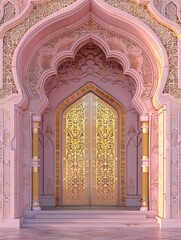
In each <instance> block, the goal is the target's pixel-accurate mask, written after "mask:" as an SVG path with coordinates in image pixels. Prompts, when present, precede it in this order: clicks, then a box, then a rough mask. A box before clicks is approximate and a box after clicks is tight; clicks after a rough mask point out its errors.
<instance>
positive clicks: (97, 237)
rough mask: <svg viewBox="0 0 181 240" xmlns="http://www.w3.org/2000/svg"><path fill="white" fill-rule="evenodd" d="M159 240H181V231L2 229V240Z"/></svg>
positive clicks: (149, 229) (155, 229) (154, 229)
mask: <svg viewBox="0 0 181 240" xmlns="http://www.w3.org/2000/svg"><path fill="white" fill-rule="evenodd" d="M30 239H33V240H118V239H119V240H133V239H134V240H145V239H146V240H151V239H153V240H157V239H168V240H170V239H172V240H180V239H181V229H167V230H166V229H157V228H144V229H141V228H114V229H110V228H72V229H68V228H61V229H58V228H51V229H43V228H42V229H25V228H24V229H0V240H30Z"/></svg>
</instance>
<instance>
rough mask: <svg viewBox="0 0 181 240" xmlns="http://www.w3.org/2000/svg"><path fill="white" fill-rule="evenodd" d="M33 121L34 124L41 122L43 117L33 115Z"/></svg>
mask: <svg viewBox="0 0 181 240" xmlns="http://www.w3.org/2000/svg"><path fill="white" fill-rule="evenodd" d="M32 121H33V122H41V115H33V116H32Z"/></svg>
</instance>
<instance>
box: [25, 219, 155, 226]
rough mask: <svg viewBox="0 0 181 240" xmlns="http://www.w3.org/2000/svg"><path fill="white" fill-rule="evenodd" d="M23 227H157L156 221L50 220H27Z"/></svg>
mask: <svg viewBox="0 0 181 240" xmlns="http://www.w3.org/2000/svg"><path fill="white" fill-rule="evenodd" d="M22 227H23V228H51V227H55V228H56V227H57V228H64V227H71V228H73V227H76V228H78V227H80V228H82V227H86V228H107V227H111V228H121V227H142V228H145V227H151V228H158V227H159V226H158V223H157V222H156V221H155V222H151V223H150V222H145V221H144V222H131V221H129V222H126V221H125V222H99V223H97V222H81V223H80V222H74V223H72V222H67V223H51V222H47V223H45V222H44V223H28V222H24V223H23V224H22Z"/></svg>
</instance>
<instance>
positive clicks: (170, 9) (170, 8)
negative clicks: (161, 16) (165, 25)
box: [165, 2, 181, 26]
mask: <svg viewBox="0 0 181 240" xmlns="http://www.w3.org/2000/svg"><path fill="white" fill-rule="evenodd" d="M165 17H167V18H168V19H170V20H171V21H174V22H176V23H177V24H178V25H180V26H181V21H180V19H179V17H178V15H177V5H176V4H174V3H173V2H170V3H169V4H168V5H167V6H166V8H165Z"/></svg>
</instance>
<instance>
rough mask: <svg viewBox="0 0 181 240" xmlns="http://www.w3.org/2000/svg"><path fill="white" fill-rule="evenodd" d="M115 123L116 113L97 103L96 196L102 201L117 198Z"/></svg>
mask: <svg viewBox="0 0 181 240" xmlns="http://www.w3.org/2000/svg"><path fill="white" fill-rule="evenodd" d="M115 124H116V123H115V116H114V113H113V112H112V111H111V110H109V109H107V108H106V107H105V106H102V105H101V104H100V103H96V146H97V147H96V149H97V151H96V172H97V174H96V175H97V176H96V192H97V194H96V197H97V200H98V201H101V202H104V201H108V200H110V201H111V200H112V199H115V198H116V192H115V191H116V189H115V181H116V179H115V177H116V174H115V173H116V172H117V169H116V163H117V156H116V152H115V147H116V146H115V133H116V129H115Z"/></svg>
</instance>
